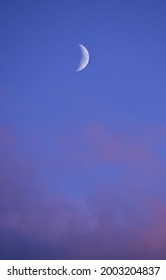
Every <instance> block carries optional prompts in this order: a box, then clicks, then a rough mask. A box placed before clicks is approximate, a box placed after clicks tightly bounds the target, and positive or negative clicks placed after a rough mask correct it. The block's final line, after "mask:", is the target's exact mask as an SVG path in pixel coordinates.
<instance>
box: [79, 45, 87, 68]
mask: <svg viewBox="0 0 166 280" xmlns="http://www.w3.org/2000/svg"><path fill="white" fill-rule="evenodd" d="M78 45H79V47H80V50H81V60H80V64H79V66H78V68H77V70H76V72H79V71H81V70H83V69H84V68H85V67H86V66H87V65H88V63H89V52H88V50H87V49H86V48H85V47H84V46H83V45H81V44H78Z"/></svg>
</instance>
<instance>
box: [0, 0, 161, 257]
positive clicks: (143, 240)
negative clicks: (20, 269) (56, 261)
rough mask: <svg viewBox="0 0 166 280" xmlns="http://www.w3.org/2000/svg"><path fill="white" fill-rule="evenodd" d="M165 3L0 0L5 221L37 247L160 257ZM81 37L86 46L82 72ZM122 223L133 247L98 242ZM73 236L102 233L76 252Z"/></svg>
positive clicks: (145, 0)
mask: <svg viewBox="0 0 166 280" xmlns="http://www.w3.org/2000/svg"><path fill="white" fill-rule="evenodd" d="M165 14H166V2H165V1H162V0H161V1H157V0H134V1H132V0H125V1H124V0H102V1H94V0H85V1H78V0H77V1H76V0H71V1H67V0H66V1H65V0H48V1H46V0H45V1H43V0H40V1H39V0H35V1H32V0H30V1H21V0H20V1H18V0H15V1H10V0H6V1H5V0H2V1H1V3H0V26H1V28H0V65H1V67H0V130H1V132H0V135H1V142H0V144H1V146H0V147H1V148H0V165H1V173H2V174H1V177H0V188H1V194H3V195H2V197H3V200H2V201H3V203H2V204H3V206H2V211H1V215H2V222H1V223H0V226H1V227H2V229H3V232H4V230H7V231H10V230H11V235H12V236H15V235H17V233H18V240H19V239H20V234H21V235H23V241H22V243H24V244H25V242H24V241H25V240H26V238H30V240H31V239H32V240H33V241H32V247H33V242H35V240H38V241H39V244H40V245H39V246H38V247H40V248H41V246H42V245H41V244H42V242H46V243H47V242H50V244H55V246H56V245H57V244H58V246H59V243H61V242H62V243H63V244H64V246H63V248H62V251H61V252H59V251H58V252H59V253H57V254H55V256H54V255H53V253H52V252H51V253H49V249H48V251H47V252H46V253H45V258H49V257H50V258H65V257H67V258H72V257H74V258H100V256H101V258H120V257H123V258H137V257H138V258H150V256H151V253H150V252H151V251H153V253H152V256H153V257H154V258H155V257H156V258H160V257H161V258H163V251H162V248H163V247H164V246H166V239H165V237H164V234H163V232H164V233H165V236H166V224H164V225H162V226H161V225H158V224H157V220H155V219H157V218H156V217H159V216H160V217H164V215H165V214H166V200H165V195H166V192H165V184H166V177H165V174H166V172H165V167H166V148H165V140H166V110H165V104H166V82H165V73H166V53H165V50H166V16H165ZM78 43H81V44H83V45H85V46H86V48H87V49H88V51H89V54H90V61H89V64H88V66H87V67H86V68H85V69H84V70H83V71H80V72H76V69H77V67H78V65H79V61H80V50H79V47H78ZM151 174H153V176H152V175H151ZM15 188H16V189H17V191H15ZM11 190H12V191H11ZM7 193H10V195H9V197H8V195H7ZM37 197H38V199H37V200H38V206H36V205H35V203H34V202H33V201H36V198H37ZM108 197H111V198H110V199H112V197H114V199H113V201H112V200H110V201H109V200H108ZM156 197H157V201H156ZM54 199H55V201H54ZM128 199H129V201H130V202H128ZM142 200H143V201H144V202H142ZM20 201H24V203H22V202H20ZM57 201H58V202H57ZM0 202H1V200H0ZM31 203H32V209H33V207H34V210H33V211H32V210H31V209H29V206H28V205H31ZM33 203H34V204H33ZM56 204H58V206H57V208H56V207H55V205H56ZM68 205H69V206H68ZM105 205H106V206H105ZM142 205H144V206H143V207H142ZM68 207H69V208H70V211H69V213H70V214H69V217H68V215H67V214H64V213H66V212H65V211H66V209H68ZM111 207H112V208H111ZM143 208H144V210H142V209H143ZM57 209H58V210H57ZM71 209H72V210H71ZM111 209H112V210H111ZM133 209H134V210H133ZM31 211H32V212H33V213H36V214H35V215H36V216H35V215H34V216H35V218H34V220H31V218H30V217H31V214H32V212H31ZM79 211H80V212H79ZM134 211H135V212H134ZM142 211H143V212H142ZM67 212H68V211H67ZM131 212H132V213H135V214H133V215H135V216H133V217H132V215H131ZM22 213H24V214H22ZM48 213H49V214H48ZM76 213H77V214H76ZM145 213H146V214H145ZM48 216H49V217H50V218H49V219H50V222H49V224H47V223H46V224H47V227H46V228H45V226H44V222H43V223H42V217H44V218H43V219H46V220H47V221H48ZM61 216H62V217H61ZM101 217H104V218H101ZM106 217H107V219H108V220H109V221H110V223H111V225H109V222H103V219H106ZM80 219H81V221H82V222H80V223H79V222H78V220H80ZM23 220H24V222H22V221H23ZM59 220H63V221H64V222H59ZM133 220H134V221H135V222H134V224H133ZM13 221H14V222H13ZM63 223H64V224H65V226H64V224H63ZM72 223H74V224H75V225H76V226H74V227H73V226H71V225H72ZM103 223H104V224H103ZM55 224H56V226H55ZM85 224H86V225H85ZM162 224H163V223H162ZM145 225H146V226H145ZM57 227H58V228H59V230H58V233H57V232H56V231H57ZM137 227H138V228H137ZM157 227H158V232H157V233H156V231H155V230H156V228H157ZM26 228H27V230H25V229H26ZM28 228H31V230H28ZM82 228H84V229H85V228H86V230H85V232H84V234H83V235H82V236H81V237H80V236H79V233H80V231H82ZM54 231H55V232H54ZM153 231H154V233H153V234H152V237H151V238H150V240H151V243H150V241H149V234H150V233H151V232H153ZM12 232H14V233H13V234H12ZM38 232H43V234H42V233H41V236H40V237H38ZM49 232H52V235H51V234H49ZM96 232H98V233H96ZM106 232H107V233H106ZM112 232H113V233H112ZM54 233H55V234H54ZM68 233H70V234H71V239H70V238H68V237H67V236H68ZM95 233H96V237H95V238H96V239H95V238H94V236H95ZM108 233H110V235H109V234H108ZM118 233H119V237H117V239H116V236H118ZM66 234H67V235H66ZM121 234H122V236H123V238H124V240H125V242H126V243H127V244H128V249H126V248H122V251H121V253H120V251H119V254H118V252H116V253H112V254H110V255H109V250H107V248H106V247H105V246H106V245H105V244H103V246H102V245H101V247H100V246H99V248H98V249H96V251H95V252H94V247H95V248H96V245H95V244H96V243H97V244H98V242H100V241H101V240H103V239H105V240H109V241H110V244H116V242H117V244H118V242H119V241H118V240H119V239H120V240H121V239H122V237H121ZM39 235H40V234H39ZM105 235H106V236H105ZM114 235H115V237H111V236H114ZM3 236H5V235H3ZM7 236H10V234H9V235H7ZM50 236H51V237H50ZM59 236H61V238H60V237H59ZM127 236H132V237H133V241H131V242H130V238H129V239H128V237H127ZM138 236H139V238H140V239H139V238H138ZM114 238H115V239H116V240H115V242H114ZM118 238H119V239H118ZM137 238H138V239H139V242H140V243H139V242H138V243H139V244H140V245H139V248H136V249H134V244H135V243H134V242H135V241H134V240H137ZM155 238H156V239H157V238H159V239H161V244H160V245H162V246H160V245H158V243H156V244H157V245H156V246H153V244H154V243H155V241H156V240H155ZM9 239H10V238H9ZM13 239H15V240H16V239H17V238H16V237H13ZM75 239H76V242H77V248H79V245H80V244H83V240H84V241H85V240H91V239H93V240H95V241H94V243H93V242H92V245H91V246H90V247H88V246H89V245H88V244H89V243H86V241H85V243H86V244H85V247H86V245H87V247H88V248H89V253H85V252H82V254H81V253H80V251H81V250H82V247H81V246H83V245H80V251H79V252H78V251H77V250H78V249H72V250H73V251H72V250H71V251H72V252H71V255H70V254H69V253H67V252H68V250H69V247H70V242H72V240H75ZM18 240H16V241H15V242H16V243H17V242H18ZM64 241H65V242H66V243H65V242H64ZM6 242H8V241H7V237H6ZM13 242H14V241H13ZM29 242H31V241H29ZM40 242H41V243H40ZM88 242H90V241H88ZM95 242H96V243H95ZM132 242H133V243H132ZM148 242H149V243H148ZM43 244H44V243H43ZM145 244H146V245H147V251H146V252H149V253H147V255H146V254H145V252H144V248H145ZM36 246H37V245H36ZM50 246H52V245H50ZM110 246H114V245H110ZM13 248H14V247H13ZM20 248H21V247H20ZM43 248H45V245H43ZM140 248H142V249H140ZM20 250H21V249H20ZM44 250H45V249H44ZM58 250H59V249H58ZM117 250H118V249H117ZM141 250H142V251H141ZM148 250H149V251H148ZM92 251H93V252H94V253H92ZM115 251H116V250H115ZM21 252H22V251H21ZM44 252H45V251H44ZM33 253H34V252H33V250H32V252H31V253H29V251H28V255H27V258H33ZM10 254H11V256H12V258H17V256H19V257H20V255H19V254H18V255H17V253H15V250H13V251H12V252H10V253H9V254H7V253H6V252H5V254H4V257H5V258H6V257H7V258H10ZM21 257H23V258H26V254H25V255H24V254H22V255H21ZM164 257H165V256H164ZM2 258H3V256H2Z"/></svg>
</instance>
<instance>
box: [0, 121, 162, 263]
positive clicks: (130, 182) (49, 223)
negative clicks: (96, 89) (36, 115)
mask: <svg viewBox="0 0 166 280" xmlns="http://www.w3.org/2000/svg"><path fill="white" fill-rule="evenodd" d="M63 128H64V130H63V131H62V130H61V132H56V137H55V138H54V137H53V136H52V141H51V143H52V144H51V145H52V146H49V148H48V149H46V148H44V149H43V150H42V149H41V150H40V153H39V155H40V159H39V161H38V160H37V159H36V157H37V156H38V150H37V149H36V148H35V147H36V143H37V142H36V141H38V140H37V139H40V145H41V147H42V141H45V139H42V138H41V136H40V135H39V136H38V138H37V136H35V139H34V138H33V137H31V136H32V135H31V134H30V135H29V137H28V138H27V137H25V136H23V135H21V133H20V131H19V130H17V129H10V127H9V126H8V127H7V126H6V127H5V125H4V127H3V129H1V135H3V137H1V151H3V156H2V157H1V158H0V227H1V231H2V229H3V230H6V231H7V230H8V231H10V232H12V233H13V234H15V235H16V236H17V235H18V236H22V238H23V240H31V244H33V243H34V242H37V243H39V244H40V245H39V246H41V247H42V246H45V244H49V245H48V248H49V249H48V251H47V250H46V253H45V254H46V255H45V256H46V258H49V256H50V258H58V256H59V258H68V259H72V258H76V259H77V258H80V259H82V258H85V259H89V258H92V259H111V258H113V259H116V258H117V259H121V258H125V259H132V258H134V259H142V258H165V257H166V255H165V253H164V252H166V250H165V248H166V238H165V236H166V223H165V216H166V201H165V200H164V195H163V194H164V188H163V187H162V186H165V183H166V178H165V176H164V174H165V173H164V166H163V162H162V161H161V160H160V156H159V154H158V150H157V149H154V147H155V143H156V142H155V141H156V140H154V141H152V137H149V135H150V133H151V135H152V132H151V130H147V131H146V132H145V130H143V131H142V132H141V130H140V129H139V131H138V132H137V133H135V135H134V136H133V130H124V129H123V130H121V129H120V128H119V130H118V131H116V132H115V131H111V130H109V129H106V127H104V126H103V125H101V124H98V123H96V122H94V123H91V124H89V125H88V126H79V127H77V125H73V128H72V129H69V127H68V128H66V127H65V125H64V127H63ZM149 131H150V132H149ZM153 134H155V137H154V139H155V138H157V139H158V141H159V140H160V137H161V136H160V134H158V132H155V130H154V131H153ZM19 137H21V138H20V139H25V143H24V149H25V150H26V152H25V153H22V152H21V151H24V149H23V150H22V148H21V147H19V145H18V144H19V143H20V142H19V141H16V139H17V140H19ZM29 139H31V143H30V145H29ZM33 139H34V140H33ZM33 141H34V142H33ZM152 144H153V145H152ZM44 147H45V146H44ZM50 149H51V153H50ZM106 169H107V171H108V172H106V171H105V170H106ZM52 178H53V179H52ZM64 178H66V181H65V183H64V184H65V187H64V188H62V185H63V184H62V182H64ZM69 186H70V187H69ZM89 190H91V191H89ZM3 238H4V237H3ZM16 239H17V238H16ZM35 240H36V241H35ZM24 242H26V241H24ZM50 246H51V247H53V248H56V249H57V248H58V253H57V250H55V254H54V252H53V251H51V250H50ZM10 254H11V251H10ZM16 256H17V254H16ZM25 256H26V252H25ZM28 256H32V258H33V249H32V252H29V255H28ZM30 258H31V257H30Z"/></svg>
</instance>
